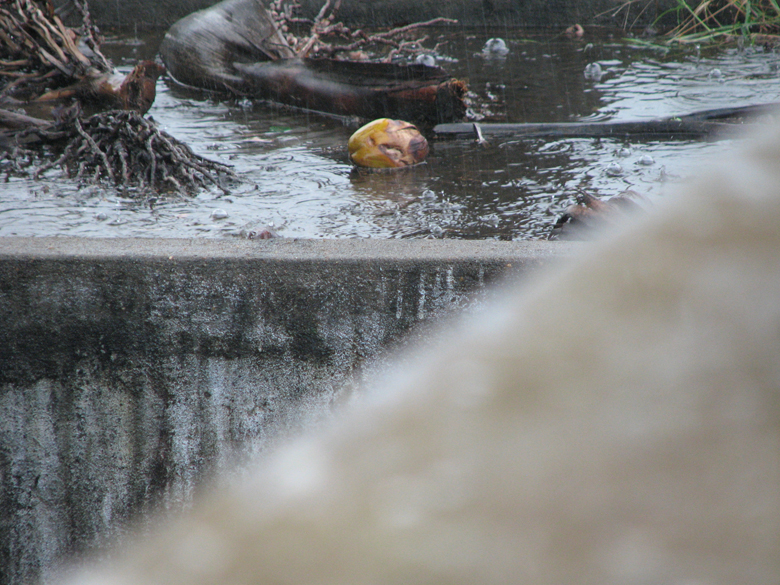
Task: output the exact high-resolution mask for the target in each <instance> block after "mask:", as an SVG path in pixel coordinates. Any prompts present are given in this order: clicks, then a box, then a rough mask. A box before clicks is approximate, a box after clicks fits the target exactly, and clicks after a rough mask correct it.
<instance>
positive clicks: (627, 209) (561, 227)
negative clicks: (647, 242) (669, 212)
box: [548, 189, 648, 240]
mask: <svg viewBox="0 0 780 585" xmlns="http://www.w3.org/2000/svg"><path fill="white" fill-rule="evenodd" d="M647 204H648V201H647V199H646V198H645V197H644V196H643V195H640V194H639V193H637V192H636V191H632V190H630V189H629V190H627V191H623V192H622V193H620V194H619V195H616V196H614V197H610V198H609V199H607V200H606V201H602V200H600V199H598V198H596V197H594V196H593V195H590V194H589V193H585V192H584V191H581V192H580V193H579V194H578V195H577V202H576V203H575V204H573V205H570V206H569V207H568V208H566V211H564V213H563V214H562V215H561V216H560V217H559V218H558V220H557V221H556V222H555V225H554V226H553V228H552V230H551V231H550V234H549V236H548V239H549V240H585V239H588V238H590V237H592V236H593V235H594V233H595V230H596V229H597V228H604V227H607V226H610V225H618V224H620V223H621V222H623V221H625V220H626V219H627V218H628V217H629V216H631V215H634V214H636V213H643V212H645V205H647Z"/></svg>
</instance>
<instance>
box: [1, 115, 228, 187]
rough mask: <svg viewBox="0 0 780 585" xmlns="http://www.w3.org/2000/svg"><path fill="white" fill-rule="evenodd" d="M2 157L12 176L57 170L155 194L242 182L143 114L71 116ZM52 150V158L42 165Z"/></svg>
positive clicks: (21, 140)
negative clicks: (82, 117) (232, 181)
mask: <svg viewBox="0 0 780 585" xmlns="http://www.w3.org/2000/svg"><path fill="white" fill-rule="evenodd" d="M15 139H16V145H15V146H14V147H12V148H8V150H7V151H6V153H5V156H2V155H0V169H2V170H3V171H5V172H6V174H15V175H27V176H33V177H34V178H38V177H40V176H41V175H42V174H43V173H45V172H46V171H48V170H50V169H53V168H61V169H63V170H65V171H66V172H67V174H68V176H69V177H71V178H74V179H77V180H79V181H83V182H86V183H101V182H107V183H109V184H113V185H115V186H118V187H122V186H124V187H135V188H138V189H140V190H142V191H143V190H151V191H154V192H176V193H179V194H192V193H194V192H196V191H197V190H199V189H201V188H207V187H209V186H212V185H213V186H216V187H217V188H219V189H221V190H222V191H223V192H225V193H227V188H226V186H225V184H224V183H225V180H238V177H237V176H236V175H235V173H233V171H232V170H231V169H230V167H228V166H226V165H223V164H221V163H217V162H214V161H210V160H208V159H205V158H203V157H201V156H198V155H197V154H195V153H194V152H192V150H191V149H190V147H189V146H187V145H186V144H184V143H182V142H180V141H178V140H177V139H175V138H174V137H173V136H170V135H169V134H167V133H166V132H163V131H161V130H160V129H159V128H157V126H156V124H155V123H154V121H152V120H151V119H147V118H144V117H143V116H141V115H140V114H138V113H137V112H132V111H120V110H113V111H108V112H101V113H99V114H95V115H93V116H90V117H89V118H86V119H85V120H82V119H80V118H79V116H78V115H71V116H69V117H68V118H67V119H66V120H61V121H60V122H58V123H56V124H51V125H49V126H43V127H41V126H37V127H33V128H30V129H28V130H26V131H24V132H20V133H18V134H17V135H16V136H15ZM44 148H45V149H46V151H47V154H48V155H49V160H48V162H45V163H43V164H40V161H41V160H42V156H41V153H42V152H43V149H44Z"/></svg>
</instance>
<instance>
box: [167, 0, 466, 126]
mask: <svg viewBox="0 0 780 585" xmlns="http://www.w3.org/2000/svg"><path fill="white" fill-rule="evenodd" d="M160 55H161V57H162V60H163V62H164V63H165V66H166V68H167V69H168V73H169V75H170V76H171V77H172V78H173V79H175V80H176V81H177V82H179V83H182V84H184V85H188V86H192V87H199V88H202V89H207V90H212V91H223V92H229V93H232V94H235V95H241V96H251V97H256V98H260V99H267V100H271V101H274V102H278V103H281V104H286V105H290V106H295V107H299V108H305V109H309V110H316V111H321V112H326V113H330V114H336V115H340V116H358V117H361V118H385V117H387V118H400V119H404V120H408V121H410V122H414V123H417V124H421V125H424V126H432V125H434V124H437V123H442V122H451V121H454V120H462V119H463V117H464V115H465V112H466V106H465V104H464V103H463V96H464V94H465V92H466V84H465V82H463V81H459V80H455V79H452V78H451V77H450V76H449V75H448V74H447V72H446V71H444V70H443V69H441V68H439V67H427V66H425V65H408V66H407V65H397V64H391V63H375V62H365V61H340V60H336V59H310V58H301V57H298V56H296V54H295V52H294V51H293V50H292V48H291V47H290V46H289V44H288V43H287V40H286V39H285V38H284V36H282V35H281V34H280V32H279V31H278V29H277V28H276V24H275V23H274V21H273V19H272V18H271V15H270V14H269V13H268V11H267V10H266V8H265V7H264V6H263V5H262V4H261V3H260V2H259V0H225V1H223V2H220V3H219V4H216V5H214V6H212V7H211V8H208V9H205V10H201V11H199V12H195V13H193V14H190V15H189V16H187V17H185V18H183V19H182V20H180V21H178V22H177V23H175V24H174V25H173V26H172V27H171V28H170V30H169V31H168V32H167V33H166V35H165V38H164V39H163V42H162V44H161V46H160Z"/></svg>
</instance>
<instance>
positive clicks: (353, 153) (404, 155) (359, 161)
mask: <svg viewBox="0 0 780 585" xmlns="http://www.w3.org/2000/svg"><path fill="white" fill-rule="evenodd" d="M348 146H349V158H350V159H352V162H353V163H355V164H356V165H358V166H361V167H371V168H375V169H394V168H399V167H407V166H410V165H416V164H417V163H421V162H422V161H424V160H425V157H426V156H428V141H427V140H426V139H425V136H423V135H422V134H420V131H419V130H418V129H417V127H416V126H415V125H414V124H410V123H409V122H404V121H402V120H390V119H389V118H380V119H378V120H374V121H373V122H369V123H368V124H366V125H365V126H363V127H362V128H360V129H359V130H357V131H356V132H355V133H354V134H353V135H352V136H350V138H349V145H348Z"/></svg>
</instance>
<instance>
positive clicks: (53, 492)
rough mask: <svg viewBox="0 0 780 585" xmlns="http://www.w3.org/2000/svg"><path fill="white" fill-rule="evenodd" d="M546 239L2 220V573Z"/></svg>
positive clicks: (199, 466) (327, 396) (104, 529)
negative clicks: (296, 235) (9, 234)
mask: <svg viewBox="0 0 780 585" xmlns="http://www.w3.org/2000/svg"><path fill="white" fill-rule="evenodd" d="M572 250H573V247H572V246H571V245H568V244H564V243H556V242H497V241H475V242H466V241H433V240H425V241H419V240H418V241H399V240H309V241H293V240H284V239H278V240H266V241H247V240H160V239H156V240H149V239H138V240H135V239H110V240H99V239H81V238H0V584H2V585H10V584H19V583H29V582H32V581H33V580H35V579H37V578H39V577H44V578H45V577H46V575H47V574H49V572H50V571H51V570H52V567H54V566H56V564H57V563H58V562H59V561H61V560H62V559H63V558H66V557H67V556H68V555H71V554H73V553H76V552H78V551H81V550H84V549H86V548H89V547H95V546H100V544H101V543H104V542H107V541H109V540H111V539H113V538H115V537H116V536H117V535H118V534H119V533H120V532H121V526H122V524H123V522H124V521H126V520H127V519H128V518H131V517H133V516H135V515H138V514H139V513H143V512H144V511H148V510H149V509H150V508H151V507H155V506H160V505H163V506H167V507H171V506H172V507H176V506H177V505H180V504H181V503H182V502H184V501H186V500H187V499H188V497H189V495H190V493H191V491H192V489H193V487H194V486H195V485H196V484H197V483H198V481H199V480H200V479H201V478H202V477H203V476H204V474H206V473H208V472H209V471H211V470H214V469H218V468H220V467H221V466H222V465H224V464H226V463H228V462H229V461H230V460H231V459H232V457H233V456H234V454H235V452H236V451H237V450H239V449H241V450H245V451H249V452H254V451H257V450H262V449H264V448H266V447H267V445H268V444H269V443H270V442H272V441H273V440H274V437H278V436H281V435H282V434H284V433H285V432H287V431H288V430H290V429H294V428H297V427H298V426H299V425H300V424H303V423H304V422H307V421H309V422H310V421H311V420H312V419H314V418H316V417H317V416H321V415H322V413H323V412H327V410H328V407H329V406H330V405H331V404H332V403H333V402H335V401H338V400H340V399H343V397H344V391H343V388H344V387H345V384H347V385H349V383H350V381H351V380H354V379H355V378H359V377H360V376H361V368H362V367H364V366H365V365H366V364H376V363H377V361H378V360H379V359H380V356H381V355H382V354H383V353H384V352H386V351H387V349H388V348H390V347H393V346H396V345H398V344H402V343H404V342H405V341H406V340H410V339H412V338H414V337H415V336H419V335H421V334H422V333H421V332H422V331H423V330H424V328H425V326H426V324H431V323H434V322H436V321H438V320H440V319H442V318H444V317H445V316H446V315H448V314H452V313H454V312H458V311H463V310H464V309H466V308H467V307H470V306H473V303H475V302H478V301H479V299H481V298H484V297H485V295H486V294H489V292H486V291H487V290H488V289H486V288H485V287H486V285H487V284H488V283H491V282H494V281H496V280H498V279H501V278H504V277H507V276H509V275H527V274H528V273H529V272H530V271H533V270H535V269H537V268H539V267H540V266H544V265H547V264H549V263H551V262H554V261H555V260H557V259H560V258H561V257H565V256H568V255H569V254H570V253H571V252H572Z"/></svg>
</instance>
